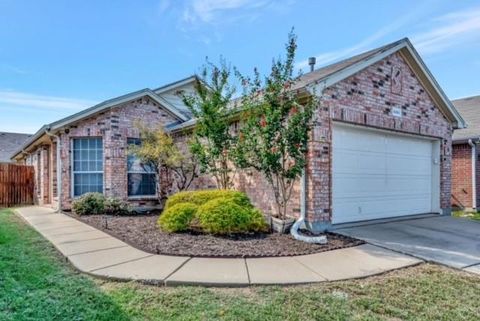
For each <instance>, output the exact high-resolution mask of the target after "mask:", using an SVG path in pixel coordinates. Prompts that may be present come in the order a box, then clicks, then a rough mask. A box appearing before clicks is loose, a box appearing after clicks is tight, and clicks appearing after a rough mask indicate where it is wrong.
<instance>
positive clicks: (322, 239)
mask: <svg viewBox="0 0 480 321" xmlns="http://www.w3.org/2000/svg"><path fill="white" fill-rule="evenodd" d="M309 64H310V67H311V70H310V71H313V67H314V65H315V58H309ZM324 89H325V87H323V89H322V90H321V92H320V93H321V94H320V95H322V94H323V90H324ZM313 94H315V93H313ZM307 146H308V143H307ZM307 153H308V151H307ZM306 216H307V165H306V164H305V166H304V167H303V170H302V176H301V178H300V217H299V219H298V220H296V221H295V223H294V224H293V226H292V228H291V229H290V234H291V235H292V236H293V238H294V239H296V240H299V241H302V242H306V243H317V244H327V237H326V236H325V235H320V236H305V235H301V234H300V233H299V232H298V230H299V229H300V227H301V226H303V225H304V224H305V219H306Z"/></svg>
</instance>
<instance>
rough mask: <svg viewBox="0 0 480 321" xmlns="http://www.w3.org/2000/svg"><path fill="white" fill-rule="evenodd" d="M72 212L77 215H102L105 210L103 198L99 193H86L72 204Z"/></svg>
mask: <svg viewBox="0 0 480 321" xmlns="http://www.w3.org/2000/svg"><path fill="white" fill-rule="evenodd" d="M72 210H73V212H74V213H76V214H78V215H89V214H102V213H103V212H104V210H105V197H104V196H103V195H102V194H100V193H86V194H83V195H82V196H80V197H79V198H77V199H76V200H74V201H73V203H72Z"/></svg>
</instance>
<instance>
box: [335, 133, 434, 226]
mask: <svg viewBox="0 0 480 321" xmlns="http://www.w3.org/2000/svg"><path fill="white" fill-rule="evenodd" d="M432 145H433V144H432V141H429V140H424V139H420V138H415V137H407V136H400V135H396V134H390V133H386V132H382V131H376V130H370V129H364V128H358V127H351V126H335V127H334V131H333V166H332V171H333V173H332V174H333V186H332V193H333V204H332V207H333V223H345V222H353V221H361V220H370V219H378V218H385V217H395V216H402V215H412V214H421V213H427V212H430V211H431V209H432V152H433V148H432Z"/></svg>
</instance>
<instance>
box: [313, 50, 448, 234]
mask: <svg viewBox="0 0 480 321" xmlns="http://www.w3.org/2000/svg"><path fill="white" fill-rule="evenodd" d="M392 70H395V71H400V77H401V79H402V86H401V89H400V91H399V90H398V88H396V90H392V81H391V79H392ZM394 107H396V108H400V109H401V112H402V117H401V118H396V117H393V116H392V114H391V112H392V108H394ZM333 121H341V122H347V123H354V124H358V125H364V126H369V127H376V128H380V129H387V130H392V131H396V132H404V133H413V134H418V135H424V136H430V137H436V138H439V140H441V152H440V153H441V160H440V161H441V166H440V180H441V184H440V189H441V192H440V202H441V208H442V209H446V210H448V209H449V207H450V188H451V186H450V176H451V133H452V127H451V125H450V123H449V122H448V121H447V119H446V118H445V116H444V115H443V114H442V113H441V112H440V110H439V109H438V108H437V107H436V106H435V104H434V102H433V101H432V99H431V98H430V97H429V95H428V94H427V93H426V92H425V89H424V88H423V86H422V85H421V84H420V82H419V81H418V80H417V78H416V77H415V75H414V73H413V72H412V71H411V69H410V67H409V66H408V65H407V63H405V61H404V60H403V58H402V57H401V56H400V54H398V53H395V54H393V55H391V56H389V57H387V58H385V59H383V60H382V61H380V62H378V63H376V64H374V65H372V66H370V67H368V68H367V69H365V70H363V71H361V72H359V73H357V74H355V75H353V76H352V77H350V78H348V79H345V80H343V81H341V82H339V83H337V84H335V85H334V86H332V87H329V88H327V89H326V90H325V92H324V95H323V98H322V100H321V107H320V108H319V109H318V114H317V125H316V126H315V129H314V131H313V139H312V141H311V143H310V153H309V156H310V164H309V166H308V170H307V172H308V178H309V180H308V198H307V199H308V216H309V220H310V221H311V222H313V223H314V224H320V225H321V224H322V223H324V222H327V223H328V222H330V220H331V156H332V155H331V141H332V126H333V125H332V124H333Z"/></svg>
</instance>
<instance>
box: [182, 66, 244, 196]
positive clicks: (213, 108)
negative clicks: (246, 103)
mask: <svg viewBox="0 0 480 321" xmlns="http://www.w3.org/2000/svg"><path fill="white" fill-rule="evenodd" d="M230 75H231V71H230V68H229V67H228V66H227V65H226V63H225V61H224V60H221V63H220V65H219V66H216V65H214V64H212V63H211V62H209V61H208V60H207V63H206V64H205V66H204V67H203V69H202V72H201V78H200V79H197V81H196V82H195V93H194V94H183V95H182V98H183V101H184V103H185V105H186V106H187V107H188V108H189V109H190V111H191V113H192V114H193V116H194V117H195V118H196V120H197V123H196V126H195V129H194V132H193V137H192V138H193V139H192V142H191V143H190V150H191V152H192V154H193V155H194V156H195V157H196V158H197V159H198V161H199V166H200V171H201V172H202V173H207V174H210V175H212V176H213V177H214V178H215V182H216V184H217V187H218V188H220V189H228V188H231V186H232V178H233V175H234V173H235V169H234V167H233V166H232V162H231V150H232V147H233V146H234V144H235V137H234V136H233V135H232V133H231V132H230V122H229V119H228V115H229V114H230V113H231V112H232V104H231V102H230V101H231V98H232V96H233V94H234V93H235V88H234V87H233V86H232V85H231V84H230Z"/></svg>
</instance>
